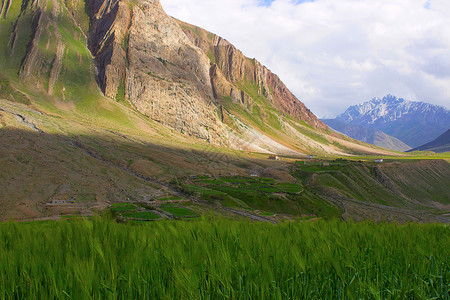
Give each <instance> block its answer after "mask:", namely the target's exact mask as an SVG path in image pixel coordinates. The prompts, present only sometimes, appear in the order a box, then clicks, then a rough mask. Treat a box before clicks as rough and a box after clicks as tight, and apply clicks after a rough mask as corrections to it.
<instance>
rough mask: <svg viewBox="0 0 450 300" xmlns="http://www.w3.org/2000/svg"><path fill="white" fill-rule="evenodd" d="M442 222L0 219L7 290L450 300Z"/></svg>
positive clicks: (100, 295)
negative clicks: (0, 221)
mask: <svg viewBox="0 0 450 300" xmlns="http://www.w3.org/2000/svg"><path fill="white" fill-rule="evenodd" d="M449 249H450V236H449V229H448V227H445V226H443V225H431V224H429V225H419V224H408V225H404V226H398V225H395V224H375V223H370V222H366V223H359V224H354V223H343V222H338V221H328V222H324V221H318V222H310V223H285V224H280V225H272V224H265V223H264V224H263V223H250V222H243V221H230V220H223V219H206V218H202V219H200V220H197V221H193V222H187V221H180V222H176V221H161V222H153V223H149V224H145V225H142V226H130V225H121V224H117V223H114V222H113V221H110V220H108V219H106V218H104V219H94V220H93V221H70V222H69V221H62V222H47V223H29V224H18V223H12V222H11V223H6V224H0V298H1V299H12V298H14V299H23V298H33V299H34V298H36V299H54V298H72V299H90V298H94V299H111V298H122V299H160V298H163V299H168V298H175V299H180V298H185V299H186V298H189V299H205V298H208V299H223V298H232V299H247V298H255V299H262V298H271V299H357V298H363V299H390V298H395V299H405V298H410V299H427V298H439V299H448V298H449V275H450V274H449V272H450V271H449V256H450V255H449V254H450V253H449Z"/></svg>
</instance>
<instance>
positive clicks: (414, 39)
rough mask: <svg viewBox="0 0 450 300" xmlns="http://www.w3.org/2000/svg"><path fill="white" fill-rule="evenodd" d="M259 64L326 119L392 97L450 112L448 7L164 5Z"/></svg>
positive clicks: (436, 2)
mask: <svg viewBox="0 0 450 300" xmlns="http://www.w3.org/2000/svg"><path fill="white" fill-rule="evenodd" d="M161 2H162V5H163V6H164V8H165V10H166V11H167V13H168V14H169V15H171V16H174V17H176V18H178V19H180V20H183V21H185V22H188V23H192V24H195V25H198V26H200V27H202V28H205V29H207V30H209V31H212V32H214V33H216V34H218V35H220V36H222V37H224V38H226V39H227V40H229V41H230V42H231V43H233V44H234V45H235V46H236V47H237V48H238V49H240V50H242V51H243V52H244V54H245V55H247V56H249V57H252V58H253V57H255V58H256V59H258V60H259V61H261V62H262V63H263V64H264V65H266V66H267V67H268V68H269V69H271V70H272V71H273V72H274V73H276V74H278V75H279V77H280V78H281V79H282V80H283V81H284V82H285V83H286V85H287V86H288V87H289V88H290V89H291V91H292V92H293V93H294V94H295V95H296V96H297V97H298V98H299V99H300V100H301V101H303V102H304V103H305V104H306V106H308V107H309V108H310V109H311V110H312V111H313V112H314V113H315V114H316V115H318V116H319V117H331V116H335V115H338V114H340V113H342V112H343V111H344V110H345V109H346V108H347V107H348V106H349V105H353V104H356V103H360V102H364V101H367V100H370V99H372V98H373V97H376V96H379V97H382V96H384V95H386V94H388V93H391V94H394V95H397V96H399V97H403V98H406V99H409V100H417V101H426V102H430V103H434V104H439V105H443V106H446V107H447V108H448V107H449V106H450V1H448V0H428V1H426V0H390V1H373V0H339V1H337V0H316V1H310V0H309V1H308V0H306V1H305V0H303V1H298V0H208V1H205V0H183V1H180V0H161Z"/></svg>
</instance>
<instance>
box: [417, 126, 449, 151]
mask: <svg viewBox="0 0 450 300" xmlns="http://www.w3.org/2000/svg"><path fill="white" fill-rule="evenodd" d="M412 151H433V152H436V153H443V152H449V151H450V129H449V130H447V131H446V132H445V133H444V134H442V135H440V136H439V137H438V138H437V139H435V140H434V141H431V142H429V143H426V144H425V145H422V146H419V147H417V148H414V149H411V150H409V151H408V152H412Z"/></svg>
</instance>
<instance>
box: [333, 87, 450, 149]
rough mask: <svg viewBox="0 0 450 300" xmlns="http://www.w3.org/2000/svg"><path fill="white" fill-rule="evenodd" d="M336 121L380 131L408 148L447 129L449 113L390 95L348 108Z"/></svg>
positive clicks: (444, 109)
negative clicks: (398, 140) (403, 143)
mask: <svg viewBox="0 0 450 300" xmlns="http://www.w3.org/2000/svg"><path fill="white" fill-rule="evenodd" d="M336 119H337V120H339V121H343V122H345V123H347V124H351V125H358V126H365V127H369V128H371V129H374V130H378V131H382V132H384V133H386V134H388V135H392V136H394V137H396V138H398V139H400V140H401V141H403V142H405V143H406V144H408V145H409V146H411V147H417V146H420V145H422V144H425V143H427V142H429V141H432V140H434V139H435V138H437V137H438V136H440V135H441V134H442V133H444V132H445V131H446V130H448V129H449V128H450V111H449V110H448V109H446V108H445V107H442V106H438V105H434V104H430V103H425V102H415V101H408V100H405V99H403V98H398V97H396V96H393V95H387V96H385V97H383V98H378V97H377V98H373V99H372V100H370V101H368V102H364V103H361V104H358V105H355V106H351V107H349V108H348V109H347V110H346V111H345V112H344V113H343V114H341V115H340V116H338V117H337V118H336Z"/></svg>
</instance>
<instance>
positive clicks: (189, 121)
mask: <svg viewBox="0 0 450 300" xmlns="http://www.w3.org/2000/svg"><path fill="white" fill-rule="evenodd" d="M1 13H2V18H1V21H0V22H1V23H0V24H1V31H0V34H1V36H0V37H1V40H2V41H5V42H4V43H3V44H2V45H1V46H0V58H1V60H0V67H1V70H2V71H0V78H1V80H2V82H3V83H4V84H3V85H4V87H2V89H1V90H0V95H2V96H3V98H5V99H8V100H9V101H15V102H22V103H24V104H26V105H32V106H35V107H39V108H40V109H41V110H42V109H43V107H45V109H46V110H49V109H50V110H51V111H53V112H56V113H58V114H61V113H62V114H64V115H65V116H67V117H70V118H76V119H80V120H86V117H87V115H90V116H89V118H91V117H94V115H95V113H96V112H98V113H99V114H100V115H101V114H102V113H103V112H102V111H101V109H99V101H98V99H101V98H102V97H103V96H105V97H106V99H111V100H113V102H115V103H119V104H121V105H122V106H120V107H118V108H116V110H117V113H119V111H121V110H123V106H125V107H127V108H130V109H132V110H133V111H134V112H136V113H138V114H141V115H144V116H146V117H148V118H149V120H152V121H155V122H157V123H158V124H161V125H163V126H166V127H167V128H170V130H172V131H173V133H174V134H175V133H177V134H182V135H183V136H185V137H186V138H188V139H191V143H196V142H195V141H202V142H206V143H208V144H210V145H215V146H219V147H225V148H230V149H236V150H244V151H250V152H260V153H268V154H273V153H275V154H285V155H304V154H311V153H316V154H318V153H323V154H336V155H343V154H352V153H373V154H375V153H380V149H374V148H371V147H370V146H368V145H364V144H362V143H357V142H355V141H350V140H348V139H346V138H345V137H342V136H339V135H338V134H335V133H333V132H331V131H330V130H329V129H328V128H327V126H326V125H325V124H324V123H323V122H321V121H320V120H319V119H318V118H317V117H316V116H315V115H314V114H313V113H312V112H311V111H310V110H309V109H308V108H306V106H305V105H304V104H303V103H302V102H301V101H300V100H299V99H297V98H296V97H295V96H294V95H293V94H292V93H291V92H290V91H289V89H288V88H287V87H286V86H285V85H284V84H283V82H282V81H281V80H280V79H279V78H278V76H277V75H275V74H273V73H272V72H271V71H270V70H269V69H268V68H266V67H265V66H263V65H262V64H261V63H259V62H258V61H257V60H256V59H250V58H247V57H246V56H244V55H243V53H242V52H241V51H239V50H238V49H236V47H234V46H233V45H231V44H230V43H229V42H228V41H226V40H225V39H223V38H221V37H219V36H217V35H215V34H212V33H210V32H207V31H205V30H203V29H201V28H198V27H196V26H193V25H190V24H187V23H183V22H181V21H178V20H176V19H174V18H172V17H170V16H168V15H167V14H166V13H165V12H164V10H163V8H162V5H161V3H160V2H159V1H157V0H152V1H137V2H133V1H119V0H88V1H81V0H78V1H77V0H75V1H70V2H66V1H60V0H51V1H44V0H33V1H23V2H21V1H17V0H16V1H10V0H2V10H1ZM99 89H100V91H101V93H99ZM33 98H36V99H33ZM102 101H103V100H102ZM100 102H101V101H100ZM109 105H111V103H109ZM100 115H98V116H96V119H99V118H100ZM89 118H88V119H89ZM110 121H112V119H111V118H110Z"/></svg>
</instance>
